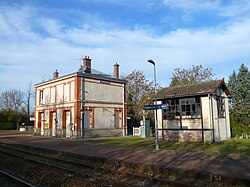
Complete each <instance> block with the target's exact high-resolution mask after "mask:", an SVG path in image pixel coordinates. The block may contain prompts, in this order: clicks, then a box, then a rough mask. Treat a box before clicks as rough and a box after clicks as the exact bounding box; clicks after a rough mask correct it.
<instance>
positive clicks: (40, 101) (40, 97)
mask: <svg viewBox="0 0 250 187" xmlns="http://www.w3.org/2000/svg"><path fill="white" fill-rule="evenodd" d="M39 104H43V90H40V93H39Z"/></svg>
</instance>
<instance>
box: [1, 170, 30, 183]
mask: <svg viewBox="0 0 250 187" xmlns="http://www.w3.org/2000/svg"><path fill="white" fill-rule="evenodd" d="M0 181H1V186H2V187H35V186H34V185H33V184H30V183H28V182H26V181H24V180H23V179H21V178H18V177H16V176H14V175H13V174H11V173H10V172H8V171H4V170H1V169H0Z"/></svg>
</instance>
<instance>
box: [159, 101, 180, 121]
mask: <svg viewBox="0 0 250 187" xmlns="http://www.w3.org/2000/svg"><path fill="white" fill-rule="evenodd" d="M162 104H168V109H164V110H163V119H168V120H174V119H178V118H179V117H180V108H179V100H178V99H171V100H166V101H163V102H162Z"/></svg>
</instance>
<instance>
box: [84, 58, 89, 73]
mask: <svg viewBox="0 0 250 187" xmlns="http://www.w3.org/2000/svg"><path fill="white" fill-rule="evenodd" d="M83 66H85V67H86V69H85V73H91V59H90V58H89V56H88V57H87V56H85V57H84V59H83Z"/></svg>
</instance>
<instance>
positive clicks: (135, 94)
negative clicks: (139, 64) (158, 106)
mask: <svg viewBox="0 0 250 187" xmlns="http://www.w3.org/2000/svg"><path fill="white" fill-rule="evenodd" d="M125 79H126V80H127V81H128V84H127V92H128V115H129V116H131V117H132V118H133V119H135V120H139V119H142V114H143V106H144V105H145V104H146V102H147V100H148V98H149V97H151V96H153V95H152V94H153V93H154V84H153V82H152V81H149V80H147V79H146V77H145V75H144V74H143V72H142V71H137V70H134V71H133V72H132V73H131V74H129V75H128V76H126V77H125ZM158 88H159V85H157V89H158Z"/></svg>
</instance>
